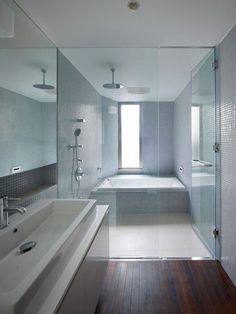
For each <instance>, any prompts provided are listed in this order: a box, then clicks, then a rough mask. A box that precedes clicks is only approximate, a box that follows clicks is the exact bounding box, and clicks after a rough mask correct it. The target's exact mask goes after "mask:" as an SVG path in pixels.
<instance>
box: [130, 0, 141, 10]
mask: <svg viewBox="0 0 236 314" xmlns="http://www.w3.org/2000/svg"><path fill="white" fill-rule="evenodd" d="M139 7H140V4H139V2H138V1H135V0H133V1H129V2H128V8H129V9H130V10H131V11H137V10H138V9H139Z"/></svg>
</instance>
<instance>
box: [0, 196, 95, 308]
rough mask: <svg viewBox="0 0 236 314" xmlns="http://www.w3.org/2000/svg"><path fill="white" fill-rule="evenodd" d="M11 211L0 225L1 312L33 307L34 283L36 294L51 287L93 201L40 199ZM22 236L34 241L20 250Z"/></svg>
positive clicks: (91, 213) (89, 217) (86, 223)
mask: <svg viewBox="0 0 236 314" xmlns="http://www.w3.org/2000/svg"><path fill="white" fill-rule="evenodd" d="M14 216H15V217H13V216H12V218H11V220H12V221H10V226H9V227H7V228H5V229H4V230H1V231H0V248H1V250H0V252H1V253H0V278H1V280H0V313H5V314H7V313H27V312H29V313H30V311H32V306H34V312H35V313H37V307H38V310H39V309H40V302H39V298H36V296H37V294H39V288H40V287H41V288H43V290H42V291H41V292H40V293H41V298H42V295H43V294H45V297H46V295H47V293H49V292H50V290H51V289H52V286H53V284H55V282H56V280H57V278H58V277H59V275H60V273H61V272H62V271H63V269H64V268H65V267H66V265H67V264H68V263H69V261H70V258H71V257H72V255H73V253H74V252H75V250H76V248H77V247H78V245H79V244H80V243H81V241H83V237H84V236H85V234H86V231H87V230H89V228H90V226H91V224H92V223H93V221H94V220H95V218H96V201H95V200H39V201H37V202H35V203H34V204H33V205H31V206H29V207H28V213H27V214H25V215H22V216H21V215H19V216H18V215H14ZM26 242H36V245H35V246H33V247H32V248H31V250H29V251H26V252H25V253H24V254H20V253H19V247H20V246H21V245H22V244H24V243H26ZM84 254H85V252H84ZM47 278H49V279H50V282H47V280H46V279H47ZM47 290H48V291H47ZM29 300H30V301H29ZM29 302H31V303H32V302H34V303H32V304H33V305H32V304H31V305H29V304H28V303H29ZM31 313H32V312H31Z"/></svg>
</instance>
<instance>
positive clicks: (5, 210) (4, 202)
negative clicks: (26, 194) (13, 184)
mask: <svg viewBox="0 0 236 314" xmlns="http://www.w3.org/2000/svg"><path fill="white" fill-rule="evenodd" d="M18 200H20V199H19V198H8V197H7V196H4V197H2V198H0V229H3V228H5V227H7V226H8V225H9V220H8V214H9V213H20V214H21V215H23V214H25V213H26V208H24V207H22V206H15V207H13V206H9V205H8V202H9V201H18Z"/></svg>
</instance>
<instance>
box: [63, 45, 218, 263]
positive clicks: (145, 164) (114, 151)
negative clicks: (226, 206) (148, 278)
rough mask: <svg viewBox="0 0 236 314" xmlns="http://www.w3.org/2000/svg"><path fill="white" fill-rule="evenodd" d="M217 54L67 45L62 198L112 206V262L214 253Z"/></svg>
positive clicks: (204, 256) (173, 49) (211, 256)
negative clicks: (116, 259)
mask: <svg viewBox="0 0 236 314" xmlns="http://www.w3.org/2000/svg"><path fill="white" fill-rule="evenodd" d="M215 66H216V63H215V50H214V49H209V48H199V49H190V48H189V49H187V48H176V49H175V48H159V49H156V48H96V49H95V48H61V49H59V51H58V189H59V197H60V198H92V199H96V200H97V204H108V205H109V208H110V210H109V223H110V225H109V234H110V256H109V257H110V258H193V259H194V258H196V259H197V258H207V259H209V258H214V257H215V256H216V238H217V228H216V216H217V215H216V188H215V182H216V179H215V175H216V162H215V160H216V154H217V141H216V132H215V129H216V111H215V107H216V96H215V76H216V75H215V74H216V72H215Z"/></svg>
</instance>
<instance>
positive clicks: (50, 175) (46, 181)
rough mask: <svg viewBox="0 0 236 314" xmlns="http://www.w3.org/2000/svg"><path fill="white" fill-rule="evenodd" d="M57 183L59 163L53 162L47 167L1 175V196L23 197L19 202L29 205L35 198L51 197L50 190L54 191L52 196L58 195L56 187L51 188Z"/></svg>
mask: <svg viewBox="0 0 236 314" xmlns="http://www.w3.org/2000/svg"><path fill="white" fill-rule="evenodd" d="M56 183H57V165H56V164H52V165H48V166H45V167H40V168H36V169H33V170H29V171H24V172H20V173H16V174H13V175H9V176H5V177H0V196H3V195H7V196H9V197H19V198H23V200H22V202H19V203H20V204H24V205H25V206H26V203H27V205H28V204H29V203H32V201H34V200H35V198H36V199H38V198H48V197H50V193H49V192H50V191H53V196H51V197H56V194H55V187H54V189H49V188H50V187H52V186H55V185H56ZM48 189H49V191H47V193H46V190H48ZM43 192H45V193H46V194H45V196H44V195H43V194H42V193H43ZM48 193H49V194H48ZM36 194H39V195H36ZM40 195H41V197H40ZM31 199H32V201H31Z"/></svg>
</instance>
